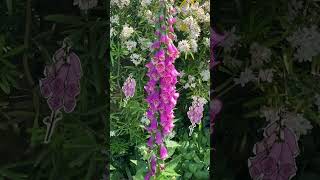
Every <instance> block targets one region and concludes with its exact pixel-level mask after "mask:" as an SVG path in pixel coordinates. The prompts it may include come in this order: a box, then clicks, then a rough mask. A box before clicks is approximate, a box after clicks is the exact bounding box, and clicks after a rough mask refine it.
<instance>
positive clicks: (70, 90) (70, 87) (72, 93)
mask: <svg viewBox="0 0 320 180" xmlns="http://www.w3.org/2000/svg"><path fill="white" fill-rule="evenodd" d="M65 93H66V95H67V96H69V97H76V96H77V95H79V94H80V83H79V82H78V81H69V82H68V83H67V84H66V85H65Z"/></svg>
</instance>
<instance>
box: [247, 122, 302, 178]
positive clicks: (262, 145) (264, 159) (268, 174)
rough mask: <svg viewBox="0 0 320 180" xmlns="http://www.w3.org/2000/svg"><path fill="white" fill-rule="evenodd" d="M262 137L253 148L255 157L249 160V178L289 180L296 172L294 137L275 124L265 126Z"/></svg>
mask: <svg viewBox="0 0 320 180" xmlns="http://www.w3.org/2000/svg"><path fill="white" fill-rule="evenodd" d="M278 134H280V136H278ZM281 134H282V135H281ZM264 136H265V138H264V139H263V140H262V142H259V143H256V144H255V146H254V153H255V154H256V157H254V158H249V161H248V162H249V172H250V176H251V177H252V178H253V179H259V177H262V176H263V179H269V180H274V179H283V180H285V179H291V178H292V177H293V176H295V174H296V171H297V167H296V163H295V157H296V156H297V155H298V153H299V147H298V146H297V142H296V141H297V139H296V137H295V135H294V134H293V132H292V131H291V130H290V129H288V128H287V127H280V124H279V123H277V122H275V123H271V124H270V125H268V126H267V128H266V129H265V133H264Z"/></svg>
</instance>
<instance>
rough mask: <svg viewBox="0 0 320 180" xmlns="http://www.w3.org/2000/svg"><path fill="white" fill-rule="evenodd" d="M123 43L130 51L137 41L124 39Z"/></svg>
mask: <svg viewBox="0 0 320 180" xmlns="http://www.w3.org/2000/svg"><path fill="white" fill-rule="evenodd" d="M125 44H126V47H127V49H128V50H129V51H132V50H133V49H135V48H136V46H137V43H136V42H135V41H126V42H125Z"/></svg>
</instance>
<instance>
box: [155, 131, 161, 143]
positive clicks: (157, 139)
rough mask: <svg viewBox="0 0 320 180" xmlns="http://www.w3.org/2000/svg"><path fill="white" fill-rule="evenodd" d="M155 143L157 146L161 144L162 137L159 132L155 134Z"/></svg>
mask: <svg viewBox="0 0 320 180" xmlns="http://www.w3.org/2000/svg"><path fill="white" fill-rule="evenodd" d="M156 143H157V144H158V145H160V144H162V135H161V132H160V131H158V132H157V133H156Z"/></svg>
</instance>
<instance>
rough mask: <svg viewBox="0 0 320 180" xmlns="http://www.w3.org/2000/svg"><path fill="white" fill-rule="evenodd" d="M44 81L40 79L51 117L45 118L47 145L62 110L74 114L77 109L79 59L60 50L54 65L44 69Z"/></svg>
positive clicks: (56, 54)
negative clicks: (47, 120) (46, 120)
mask: <svg viewBox="0 0 320 180" xmlns="http://www.w3.org/2000/svg"><path fill="white" fill-rule="evenodd" d="M44 75H45V76H46V77H45V78H43V79H40V82H39V85H40V91H41V94H42V95H43V96H44V97H45V98H47V103H48V106H49V108H50V109H51V111H52V112H51V116H50V117H45V119H49V120H50V121H49V122H47V123H46V125H47V133H46V137H45V141H44V142H45V143H48V142H49V141H50V137H51V135H52V133H53V128H54V126H55V123H56V122H57V121H58V120H60V119H61V118H62V117H60V116H58V115H57V114H61V112H60V110H61V109H62V108H63V109H64V111H65V112H66V113H70V112H72V111H73V110H74V109H75V107H76V96H77V95H79V94H80V78H81V75H82V69H81V63H80V59H79V57H78V56H77V55H76V54H75V53H73V52H70V51H69V50H66V49H65V48H60V49H58V50H57V51H56V52H55V54H54V56H53V63H52V64H51V65H47V66H46V67H45V69H44Z"/></svg>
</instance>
